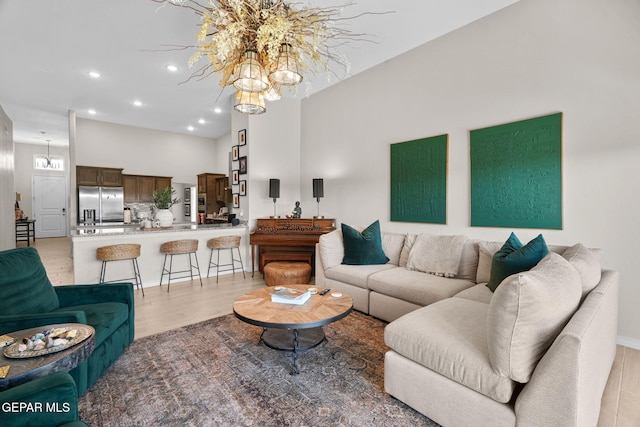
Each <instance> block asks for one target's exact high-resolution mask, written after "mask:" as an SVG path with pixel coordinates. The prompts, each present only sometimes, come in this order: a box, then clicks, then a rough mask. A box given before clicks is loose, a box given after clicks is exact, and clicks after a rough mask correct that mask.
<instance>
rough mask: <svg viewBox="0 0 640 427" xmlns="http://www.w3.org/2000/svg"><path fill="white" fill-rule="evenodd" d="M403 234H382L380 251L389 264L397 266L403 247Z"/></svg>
mask: <svg viewBox="0 0 640 427" xmlns="http://www.w3.org/2000/svg"><path fill="white" fill-rule="evenodd" d="M404 236H405V235H404V234H401V233H389V232H384V231H383V232H382V250H383V251H384V254H385V255H386V256H387V257H388V258H389V264H394V265H398V264H399V263H400V254H401V253H402V248H403V247H404Z"/></svg>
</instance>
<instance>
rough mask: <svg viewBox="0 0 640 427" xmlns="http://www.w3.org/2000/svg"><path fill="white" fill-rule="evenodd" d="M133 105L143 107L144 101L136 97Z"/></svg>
mask: <svg viewBox="0 0 640 427" xmlns="http://www.w3.org/2000/svg"><path fill="white" fill-rule="evenodd" d="M133 105H135V106H136V107H142V101H140V100H139V99H136V100H135V101H133Z"/></svg>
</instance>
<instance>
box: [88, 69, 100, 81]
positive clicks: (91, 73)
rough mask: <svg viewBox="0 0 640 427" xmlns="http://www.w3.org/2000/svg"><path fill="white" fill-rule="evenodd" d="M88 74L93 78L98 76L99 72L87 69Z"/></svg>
mask: <svg viewBox="0 0 640 427" xmlns="http://www.w3.org/2000/svg"><path fill="white" fill-rule="evenodd" d="M89 75H90V76H91V77H93V78H94V79H97V78H98V77H100V73H99V72H97V71H89Z"/></svg>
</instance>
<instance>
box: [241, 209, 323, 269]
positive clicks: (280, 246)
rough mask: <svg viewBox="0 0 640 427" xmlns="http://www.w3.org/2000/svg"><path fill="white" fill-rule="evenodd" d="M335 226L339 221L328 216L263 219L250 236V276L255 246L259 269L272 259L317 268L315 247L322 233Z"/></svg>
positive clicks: (253, 263) (253, 266)
mask: <svg viewBox="0 0 640 427" xmlns="http://www.w3.org/2000/svg"><path fill="white" fill-rule="evenodd" d="M335 229H336V220H335V219H327V218H263V219H258V221H257V223H256V228H255V229H254V230H253V231H252V232H251V234H250V236H249V244H250V245H251V276H252V277H253V274H254V273H255V271H254V270H255V255H256V246H258V268H259V270H260V271H261V272H262V271H263V268H264V266H265V264H267V263H268V262H271V261H306V262H308V263H309V264H310V265H311V269H312V272H313V271H315V249H316V243H318V240H319V239H320V236H321V235H323V234H325V233H329V232H331V231H333V230H335Z"/></svg>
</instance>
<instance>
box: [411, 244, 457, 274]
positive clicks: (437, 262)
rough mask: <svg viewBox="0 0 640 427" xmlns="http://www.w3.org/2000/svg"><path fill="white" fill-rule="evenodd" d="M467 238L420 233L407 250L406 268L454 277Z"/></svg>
mask: <svg viewBox="0 0 640 427" xmlns="http://www.w3.org/2000/svg"><path fill="white" fill-rule="evenodd" d="M467 240H468V237H466V236H436V235H432V234H421V235H419V236H418V238H417V239H416V241H415V243H414V244H413V247H412V248H411V251H410V252H409V259H408V261H407V268H408V269H409V270H417V271H422V272H424V273H430V274H435V275H436V276H444V277H454V276H455V275H456V274H458V267H459V265H460V256H461V255H462V248H463V247H464V244H465V242H466V241H467Z"/></svg>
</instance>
